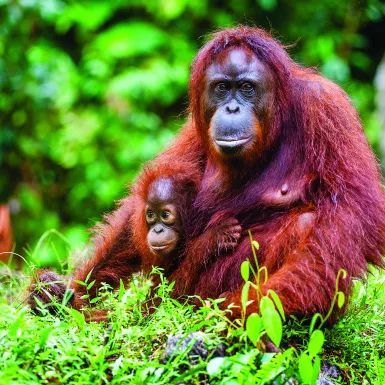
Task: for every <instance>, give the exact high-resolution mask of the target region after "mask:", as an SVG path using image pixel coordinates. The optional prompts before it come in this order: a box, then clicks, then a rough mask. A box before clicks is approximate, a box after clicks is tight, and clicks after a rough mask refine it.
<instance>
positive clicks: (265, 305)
mask: <svg viewBox="0 0 385 385" xmlns="http://www.w3.org/2000/svg"><path fill="white" fill-rule="evenodd" d="M259 309H260V310H261V313H263V312H264V311H265V310H266V309H272V310H275V306H274V302H273V301H272V300H271V299H270V298H269V297H267V296H264V297H262V298H261V301H260V302H259Z"/></svg>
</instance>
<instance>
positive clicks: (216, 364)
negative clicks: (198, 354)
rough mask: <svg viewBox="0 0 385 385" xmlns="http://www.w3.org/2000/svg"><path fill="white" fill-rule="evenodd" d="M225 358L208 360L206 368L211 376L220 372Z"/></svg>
mask: <svg viewBox="0 0 385 385" xmlns="http://www.w3.org/2000/svg"><path fill="white" fill-rule="evenodd" d="M224 360H225V358H224V357H215V358H213V359H212V360H210V361H209V362H208V364H207V368H206V370H207V373H208V375H209V376H210V377H214V376H217V375H218V374H220V372H221V369H222V365H223V362H224Z"/></svg>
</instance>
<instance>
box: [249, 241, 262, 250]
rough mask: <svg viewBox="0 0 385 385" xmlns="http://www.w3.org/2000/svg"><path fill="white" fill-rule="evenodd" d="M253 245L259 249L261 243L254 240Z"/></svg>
mask: <svg viewBox="0 0 385 385" xmlns="http://www.w3.org/2000/svg"><path fill="white" fill-rule="evenodd" d="M251 243H252V245H253V246H254V247H255V249H256V250H259V247H260V246H259V243H258V242H257V241H252V242H251Z"/></svg>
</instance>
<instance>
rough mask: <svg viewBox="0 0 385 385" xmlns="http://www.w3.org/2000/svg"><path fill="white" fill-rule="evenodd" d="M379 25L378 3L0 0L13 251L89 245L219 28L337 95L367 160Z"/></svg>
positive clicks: (178, 119)
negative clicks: (262, 42)
mask: <svg viewBox="0 0 385 385" xmlns="http://www.w3.org/2000/svg"><path fill="white" fill-rule="evenodd" d="M384 15H385V4H384V3H383V2H382V1H380V0H366V1H360V2H358V1H355V0H351V1H338V0H324V1H321V2H320V1H315V0H295V1H289V0H283V1H279V0H230V1H228V2H222V1H208V0H199V1H188V0H146V1H144V0H124V1H123V0H89V1H64V0H0V119H1V120H0V122H1V123H0V165H1V173H0V202H1V201H2V202H10V206H11V208H12V210H13V213H14V214H13V217H12V220H13V226H14V232H15V238H16V242H17V248H18V250H21V249H22V247H26V246H27V245H30V246H31V247H33V246H34V245H35V244H36V242H37V240H38V238H39V237H40V235H41V234H42V233H43V232H44V231H45V230H47V229H50V228H56V229H58V230H60V231H61V232H62V233H63V234H65V235H66V236H67V237H68V238H69V240H70V241H71V243H72V244H74V245H79V244H80V243H81V242H84V241H86V239H87V238H88V235H87V232H86V231H81V230H82V229H83V230H84V229H86V228H88V227H90V226H91V225H92V224H93V223H95V221H97V220H98V219H99V218H100V216H101V214H102V213H103V212H105V211H108V210H111V209H112V208H113V207H114V200H116V199H118V198H120V197H122V196H123V195H124V194H125V185H127V184H128V183H129V182H130V181H132V179H133V178H134V176H135V175H136V173H137V172H138V170H139V169H140V168H141V165H142V163H143V162H144V161H146V160H148V159H150V158H151V157H153V156H154V155H155V154H156V153H157V152H158V151H159V150H160V148H161V147H162V146H163V145H165V144H166V143H167V142H169V141H170V140H171V139H172V137H173V134H174V133H175V132H176V131H177V130H178V128H179V127H180V126H181V124H182V123H183V120H184V119H185V116H184V115H183V112H184V111H185V110H186V107H187V104H188V96H187V82H188V76H189V65H190V63H191V60H192V58H193V57H194V54H195V53H196V51H197V50H198V49H199V47H200V46H201V45H202V44H203V43H204V41H205V37H204V36H205V35H207V34H208V33H209V32H212V31H214V30H215V29H217V28H219V27H224V26H233V25H236V24H238V23H244V24H256V25H258V26H262V27H264V28H266V29H268V30H272V32H273V34H274V35H275V36H276V37H278V38H280V39H281V41H282V42H283V43H284V44H288V45H292V46H291V47H290V48H289V51H290V54H291V55H292V56H293V57H294V58H295V59H296V60H297V61H299V62H302V63H304V64H305V65H310V66H317V67H318V68H319V69H320V70H321V71H322V72H323V73H324V74H325V75H326V76H327V77H329V78H330V79H332V80H334V81H336V82H338V83H339V84H341V85H342V86H343V87H344V88H345V89H346V91H347V92H348V93H349V94H350V96H351V97H352V99H353V101H354V103H355V104H356V106H357V107H358V109H359V111H360V113H361V116H362V118H363V120H364V123H365V126H366V130H367V135H368V137H369V139H370V141H371V142H372V144H373V146H374V148H375V149H376V150H378V147H379V137H380V133H381V132H380V131H381V130H380V126H379V124H378V122H377V121H376V119H375V114H374V111H375V105H374V88H373V77H374V73H375V70H376V67H377V65H378V63H379V61H380V59H381V57H382V55H383V54H384V51H385V41H384V36H385V16H384ZM293 43H294V44H293Z"/></svg>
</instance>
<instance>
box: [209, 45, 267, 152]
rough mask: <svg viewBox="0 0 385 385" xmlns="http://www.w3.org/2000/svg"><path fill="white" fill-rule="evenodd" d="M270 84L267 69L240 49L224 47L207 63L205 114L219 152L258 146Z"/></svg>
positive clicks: (255, 58) (261, 138)
mask: <svg viewBox="0 0 385 385" xmlns="http://www.w3.org/2000/svg"><path fill="white" fill-rule="evenodd" d="M272 88H273V87H272V76H271V74H270V72H269V70H268V69H267V68H266V66H265V65H264V64H263V63H262V62H261V61H259V60H258V59H257V57H256V56H255V55H253V54H251V53H248V52H247V51H245V50H243V49H239V48H232V49H229V50H227V51H225V52H224V53H222V55H221V56H220V57H218V59H217V60H216V62H215V63H213V64H211V65H210V66H209V67H208V69H207V72H206V88H205V107H206V115H205V118H206V121H207V123H208V124H209V126H210V130H209V132H210V136H211V139H212V141H213V143H214V147H215V150H216V151H217V152H218V153H219V154H221V155H223V156H239V155H242V154H243V153H244V152H247V151H248V150H249V149H250V148H255V147H256V146H258V147H260V146H262V143H259V142H261V141H262V140H263V132H262V131H263V127H264V126H265V125H266V121H267V116H268V110H269V106H270V105H271V100H272Z"/></svg>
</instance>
